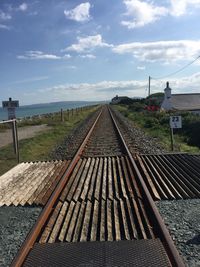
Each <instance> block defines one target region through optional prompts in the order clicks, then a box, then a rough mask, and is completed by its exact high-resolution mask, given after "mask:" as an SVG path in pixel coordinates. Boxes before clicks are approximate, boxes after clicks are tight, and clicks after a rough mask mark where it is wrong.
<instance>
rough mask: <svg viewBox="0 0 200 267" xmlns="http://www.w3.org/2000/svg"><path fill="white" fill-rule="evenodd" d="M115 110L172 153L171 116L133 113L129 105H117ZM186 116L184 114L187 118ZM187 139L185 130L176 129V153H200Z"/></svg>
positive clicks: (155, 113) (154, 113)
mask: <svg viewBox="0 0 200 267" xmlns="http://www.w3.org/2000/svg"><path fill="white" fill-rule="evenodd" d="M115 108H116V109H117V110H118V111H120V112H121V113H122V114H123V115H124V116H125V117H127V118H128V119H129V120H131V121H132V122H133V123H134V125H135V126H136V127H139V128H141V129H143V130H144V132H145V133H146V134H147V135H149V136H151V137H154V138H155V139H156V140H157V142H159V144H161V146H162V147H163V148H164V149H165V150H166V151H171V138H170V128H169V116H170V114H163V113H159V112H148V111H145V112H144V111H143V112H141V111H132V110H131V109H130V108H129V106H127V105H115ZM186 115H187V114H186ZM186 115H185V114H183V116H185V118H186ZM189 116H191V115H189ZM195 118H196V117H194V119H195ZM183 119H184V118H183ZM186 119H187V118H186ZM183 127H184V121H183ZM187 137H188V136H187V133H185V132H184V128H183V129H174V151H175V152H188V153H200V148H199V147H198V146H194V145H190V144H188V142H187V140H188V138H187Z"/></svg>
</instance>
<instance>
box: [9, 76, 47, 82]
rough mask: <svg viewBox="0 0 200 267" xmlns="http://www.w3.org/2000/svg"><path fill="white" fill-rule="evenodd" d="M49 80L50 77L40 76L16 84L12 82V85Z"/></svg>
mask: <svg viewBox="0 0 200 267" xmlns="http://www.w3.org/2000/svg"><path fill="white" fill-rule="evenodd" d="M48 79H49V77H48V76H39V77H33V78H28V79H25V80H19V81H15V82H12V83H10V84H21V83H32V82H39V81H44V80H48Z"/></svg>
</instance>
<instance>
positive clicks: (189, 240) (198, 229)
mask: <svg viewBox="0 0 200 267" xmlns="http://www.w3.org/2000/svg"><path fill="white" fill-rule="evenodd" d="M156 204H157V207H158V209H159V211H160V214H161V216H162V218H163V219H164V221H165V224H166V226H167V228H168V230H169V232H170V234H171V237H172V239H173V240H174V242H175V244H176V246H177V249H178V250H179V253H180V254H181V255H182V256H183V259H184V261H185V264H186V266H188V267H200V199H188V200H173V201H159V202H156Z"/></svg>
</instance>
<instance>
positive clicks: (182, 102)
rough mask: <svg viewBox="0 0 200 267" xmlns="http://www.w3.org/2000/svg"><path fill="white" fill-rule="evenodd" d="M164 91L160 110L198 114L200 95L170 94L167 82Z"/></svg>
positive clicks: (199, 111)
mask: <svg viewBox="0 0 200 267" xmlns="http://www.w3.org/2000/svg"><path fill="white" fill-rule="evenodd" d="M164 91H165V97H164V100H163V102H162V104H161V110H166V111H167V110H179V111H189V112H192V113H197V114H200V94H198V93H194V94H171V88H170V87H169V82H167V87H166V88H165V90H164Z"/></svg>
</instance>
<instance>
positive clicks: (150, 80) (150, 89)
mask: <svg viewBox="0 0 200 267" xmlns="http://www.w3.org/2000/svg"><path fill="white" fill-rule="evenodd" d="M150 93H151V76H149V92H148V96H150Z"/></svg>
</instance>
